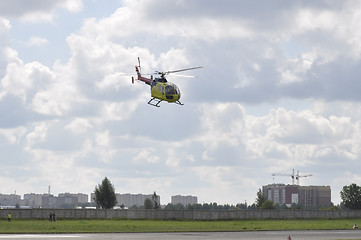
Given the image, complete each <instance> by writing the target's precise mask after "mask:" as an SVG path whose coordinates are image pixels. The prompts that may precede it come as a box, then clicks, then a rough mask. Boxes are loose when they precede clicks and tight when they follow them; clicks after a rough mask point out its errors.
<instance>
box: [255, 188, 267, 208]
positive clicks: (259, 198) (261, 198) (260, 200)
mask: <svg viewBox="0 0 361 240" xmlns="http://www.w3.org/2000/svg"><path fill="white" fill-rule="evenodd" d="M266 200H267V198H266V196H265V195H264V194H263V193H262V190H261V189H258V192H257V198H256V207H257V209H259V208H261V206H262V204H263V203H264V201H266Z"/></svg>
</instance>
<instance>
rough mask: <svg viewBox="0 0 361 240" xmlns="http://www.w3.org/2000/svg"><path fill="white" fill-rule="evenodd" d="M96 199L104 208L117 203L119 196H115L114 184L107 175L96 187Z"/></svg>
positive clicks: (111, 206)
mask: <svg viewBox="0 0 361 240" xmlns="http://www.w3.org/2000/svg"><path fill="white" fill-rule="evenodd" d="M94 193H95V198H94V201H95V202H96V203H97V205H98V206H100V207H101V208H104V209H111V208H113V207H114V206H115V205H116V204H117V198H116V196H115V191H114V186H113V185H112V183H111V182H110V181H109V179H108V178H107V177H105V178H104V179H103V181H102V183H101V184H99V185H98V186H97V187H95V191H94Z"/></svg>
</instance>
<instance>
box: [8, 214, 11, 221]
mask: <svg viewBox="0 0 361 240" xmlns="http://www.w3.org/2000/svg"><path fill="white" fill-rule="evenodd" d="M8 221H9V222H11V213H8Z"/></svg>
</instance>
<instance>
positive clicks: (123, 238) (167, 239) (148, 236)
mask: <svg viewBox="0 0 361 240" xmlns="http://www.w3.org/2000/svg"><path fill="white" fill-rule="evenodd" d="M288 236H290V237H291V239H292V240H306V239H307V240H316V239H317V240H336V239H361V231H359V230H329V231H259V232H200V233H198V232H197V233H107V234H92V233H91V234H0V239H40V240H83V239H84V240H88V239H90V240H92V239H94V240H95V239H101V240H215V239H217V240H220V239H222V240H223V239H224V240H235V239H258V240H281V239H287V238H288Z"/></svg>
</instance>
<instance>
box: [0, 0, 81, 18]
mask: <svg viewBox="0 0 361 240" xmlns="http://www.w3.org/2000/svg"><path fill="white" fill-rule="evenodd" d="M57 8H64V9H66V10H68V11H70V12H78V11H81V10H82V9H83V3H82V0H66V1H62V0H54V1H41V0H28V1H25V2H24V1H22V0H13V1H11V2H5V1H1V2H0V15H3V16H6V17H16V18H19V19H20V20H21V21H24V22H44V21H45V22H49V21H52V20H53V18H54V15H55V10H56V9H57Z"/></svg>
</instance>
